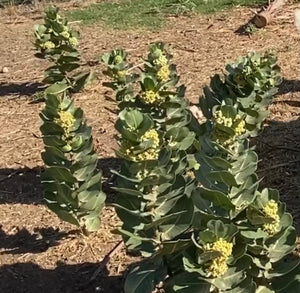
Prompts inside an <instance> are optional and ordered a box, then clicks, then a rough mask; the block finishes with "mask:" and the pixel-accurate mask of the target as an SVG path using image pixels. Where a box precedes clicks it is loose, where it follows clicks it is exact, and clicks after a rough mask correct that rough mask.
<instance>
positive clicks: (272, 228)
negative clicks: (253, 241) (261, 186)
mask: <svg viewBox="0 0 300 293" xmlns="http://www.w3.org/2000/svg"><path fill="white" fill-rule="evenodd" d="M263 213H264V214H265V215H266V216H267V217H268V218H271V219H273V222H272V223H265V224H264V225H263V230H264V231H265V232H267V233H268V234H270V235H273V234H275V233H276V232H277V230H278V228H279V221H280V218H279V215H278V204H277V202H275V201H274V200H273V199H271V200H270V201H269V202H268V203H267V204H266V205H265V206H264V207H263Z"/></svg>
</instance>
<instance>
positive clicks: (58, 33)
mask: <svg viewBox="0 0 300 293" xmlns="http://www.w3.org/2000/svg"><path fill="white" fill-rule="evenodd" d="M52 13H53V11H52ZM55 13H56V15H55V17H53V16H49V15H48V13H47V12H46V17H45V24H43V25H40V26H38V29H37V30H36V37H37V41H36V46H37V47H39V48H41V49H43V50H52V49H55V48H57V47H60V46H61V45H68V46H71V47H73V48H74V47H76V46H77V45H78V39H77V37H76V36H75V34H74V32H72V31H71V29H70V27H69V26H68V23H67V21H66V20H64V19H63V18H62V17H61V16H60V15H59V14H57V10H56V11H55ZM49 18H50V19H51V21H49ZM40 31H42V32H40ZM48 53H49V52H48Z"/></svg>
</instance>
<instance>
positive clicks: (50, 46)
mask: <svg viewBox="0 0 300 293" xmlns="http://www.w3.org/2000/svg"><path fill="white" fill-rule="evenodd" d="M41 47H42V48H43V49H46V50H51V49H54V48H55V44H54V43H53V42H51V41H47V42H45V43H43V44H41Z"/></svg>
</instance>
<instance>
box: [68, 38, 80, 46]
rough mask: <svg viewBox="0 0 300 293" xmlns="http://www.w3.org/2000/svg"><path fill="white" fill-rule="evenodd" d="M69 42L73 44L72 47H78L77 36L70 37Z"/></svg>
mask: <svg viewBox="0 0 300 293" xmlns="http://www.w3.org/2000/svg"><path fill="white" fill-rule="evenodd" d="M69 43H70V45H71V46H72V47H76V46H77V45H78V40H77V38H76V37H71V38H70V39H69Z"/></svg>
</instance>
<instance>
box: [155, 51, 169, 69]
mask: <svg viewBox="0 0 300 293" xmlns="http://www.w3.org/2000/svg"><path fill="white" fill-rule="evenodd" d="M168 62H169V61H168V58H167V57H166V56H165V55H164V54H163V53H162V52H161V54H160V55H159V57H158V58H157V59H154V60H153V64H154V65H157V66H160V67H163V66H166V65H168Z"/></svg>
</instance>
